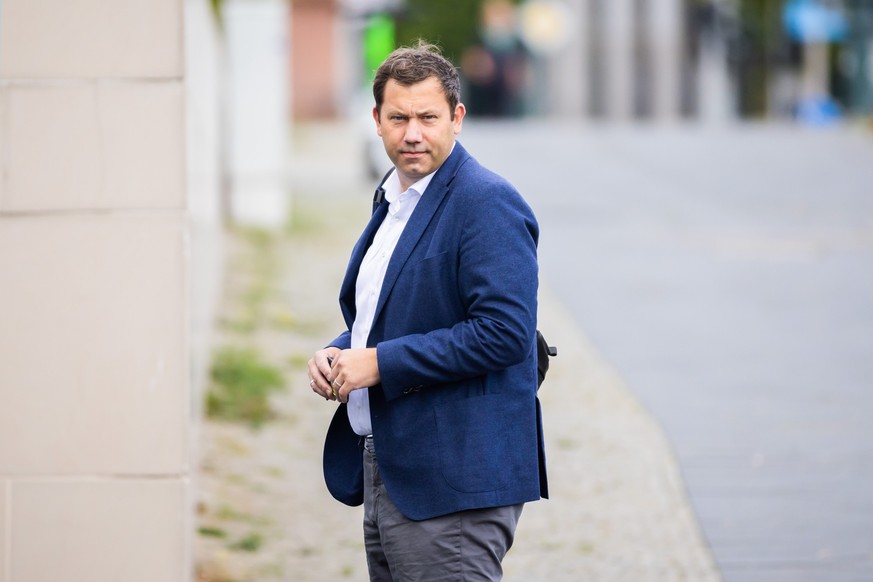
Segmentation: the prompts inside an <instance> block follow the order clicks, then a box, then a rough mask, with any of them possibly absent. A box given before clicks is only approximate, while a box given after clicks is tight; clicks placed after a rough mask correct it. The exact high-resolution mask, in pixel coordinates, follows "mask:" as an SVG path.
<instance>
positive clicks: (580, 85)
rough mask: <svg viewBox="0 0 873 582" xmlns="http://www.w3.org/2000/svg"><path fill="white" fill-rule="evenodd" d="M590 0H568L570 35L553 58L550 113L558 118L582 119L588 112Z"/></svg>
mask: <svg viewBox="0 0 873 582" xmlns="http://www.w3.org/2000/svg"><path fill="white" fill-rule="evenodd" d="M588 3H589V0H566V2H565V4H566V7H567V17H568V18H570V19H572V22H571V23H569V24H568V29H569V30H570V34H569V35H568V38H567V41H566V43H567V44H566V45H565V46H563V47H562V48H561V50H560V51H558V52H557V53H556V54H555V55H552V56H551V57H549V61H548V78H549V83H548V86H549V87H550V91H549V100H550V102H549V104H548V110H549V112H550V113H551V114H552V115H553V116H555V117H561V118H575V119H579V118H582V117H583V116H585V115H587V113H588V108H589V104H588V97H589V92H590V88H589V79H590V76H589V68H588V59H589V58H590V56H589V49H588V43H589V42H590V39H589V37H588V26H587V23H586V22H585V18H586V16H587V14H588Z"/></svg>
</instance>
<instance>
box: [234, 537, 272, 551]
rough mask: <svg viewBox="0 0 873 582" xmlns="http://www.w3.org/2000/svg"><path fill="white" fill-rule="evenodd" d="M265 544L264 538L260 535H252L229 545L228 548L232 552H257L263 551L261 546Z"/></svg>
mask: <svg viewBox="0 0 873 582" xmlns="http://www.w3.org/2000/svg"><path fill="white" fill-rule="evenodd" d="M263 543H264V538H263V536H261V534H259V533H250V534H249V535H247V536H246V537H244V538H242V539H241V540H239V541H238V542H236V543H233V544H231V545H229V546H228V547H229V548H230V549H231V550H238V551H241V552H257V551H258V550H259V549H261V546H262V545H263Z"/></svg>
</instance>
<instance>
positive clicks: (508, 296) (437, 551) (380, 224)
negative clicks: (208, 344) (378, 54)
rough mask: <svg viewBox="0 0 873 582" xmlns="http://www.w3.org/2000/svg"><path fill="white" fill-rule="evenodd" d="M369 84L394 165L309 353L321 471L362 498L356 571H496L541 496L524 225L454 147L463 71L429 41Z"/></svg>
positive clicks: (508, 194)
mask: <svg viewBox="0 0 873 582" xmlns="http://www.w3.org/2000/svg"><path fill="white" fill-rule="evenodd" d="M373 94H374V97H375V102H376V104H375V107H374V108H373V118H374V119H375V122H376V131H377V133H378V135H379V136H380V137H381V138H382V141H383V144H384V146H385V151H386V152H387V153H388V157H389V158H390V159H391V161H392V162H393V164H394V168H393V169H392V171H391V172H390V174H389V175H388V176H387V177H386V178H385V179H384V180H383V183H382V184H380V186H379V189H378V190H377V195H376V199H375V202H376V203H377V206H376V208H375V209H374V213H373V216H372V218H371V220H370V223H369V224H368V225H367V226H366V228H365V229H364V232H363V234H362V235H361V237H360V239H359V240H358V242H357V244H356V245H355V247H354V249H353V250H352V255H351V259H350V262H349V265H348V268H347V271H346V275H345V280H344V281H343V284H342V287H341V289H340V308H341V311H342V314H343V318H344V319H345V322H346V325H347V326H348V328H347V329H346V330H345V331H343V332H342V333H341V334H340V335H339V336H338V337H336V338H335V339H333V340H332V341H330V342H329V343H328V347H327V348H325V349H323V350H319V351H318V352H316V353H315V355H314V356H313V358H312V359H310V360H309V364H308V367H309V379H310V386H311V387H312V390H313V391H314V392H315V393H316V394H318V395H320V396H321V397H323V398H326V399H328V400H331V401H338V402H339V403H340V405H339V407H338V408H337V411H336V413H335V415H334V418H333V420H332V422H331V425H330V427H329V429H328V432H327V437H326V440H325V448H324V477H325V481H326V483H327V486H328V489H329V490H330V492H331V494H332V495H333V496H334V497H335V498H336V499H338V500H339V501H342V502H343V503H346V504H348V505H360V504H361V503H363V504H364V541H365V548H366V554H367V563H368V567H369V571H370V579H371V580H379V581H388V580H395V581H403V582H406V581H411V580H417V581H429V580H465V581H470V580H499V579H500V578H501V576H502V566H501V562H502V560H503V557H504V556H505V554H506V552H507V551H508V550H509V548H510V546H511V545H512V541H513V538H514V535H515V529H516V525H517V523H518V519H519V517H520V515H521V512H522V507H523V504H524V503H525V502H528V501H533V500H536V499H539V498H540V497H546V496H547V485H546V474H545V457H544V450H543V439H542V426H541V421H540V407H539V401H538V399H537V395H536V390H537V370H536V350H535V334H536V312H537V271H538V267H537V248H536V247H537V238H538V226H537V222H536V219H535V217H534V215H533V213H532V212H531V210H530V208H529V207H528V205H527V204H526V203H525V201H524V200H523V199H522V197H521V195H520V194H519V193H518V192H517V191H516V190H515V189H514V188H513V187H512V186H511V185H510V184H509V183H508V182H507V181H506V180H504V179H503V178H501V177H499V176H497V175H496V174H494V173H492V172H490V171H489V170H487V169H485V168H483V167H482V166H481V165H479V163H478V162H477V161H476V160H475V159H474V158H473V157H472V156H471V155H470V154H469V153H467V151H466V150H465V149H464V148H463V147H462V146H461V144H460V143H459V142H457V141H456V140H455V136H456V135H457V134H459V133H460V131H461V126H462V122H463V120H464V115H465V113H466V110H465V107H464V105H463V103H461V102H460V82H459V79H458V73H457V71H456V70H455V68H454V66H452V64H451V63H450V62H448V61H447V60H446V59H445V58H444V57H442V56H441V55H440V54H439V51H438V50H437V49H436V48H435V47H433V46H431V45H427V44H425V43H423V42H419V44H418V46H416V47H413V48H401V49H398V50H396V51H394V52H393V53H391V55H389V57H388V58H387V59H386V60H385V61H384V62H383V63H382V65H381V66H380V67H379V69H378V71H377V73H376V77H375V80H374V83H373ZM383 196H384V202H382V199H383ZM323 541H324V543H326V544H329V543H330V540H323Z"/></svg>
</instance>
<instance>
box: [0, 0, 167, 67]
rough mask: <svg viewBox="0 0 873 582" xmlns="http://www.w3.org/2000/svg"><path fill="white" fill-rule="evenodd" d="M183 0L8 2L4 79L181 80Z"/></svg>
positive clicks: (1, 41) (0, 25)
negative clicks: (178, 78) (171, 78)
mask: <svg viewBox="0 0 873 582" xmlns="http://www.w3.org/2000/svg"><path fill="white" fill-rule="evenodd" d="M183 4H184V2H182V1H181V0H148V1H147V2H130V1H119V0H64V1H63V2H58V1H57V0H3V2H2V3H0V77H2V78H7V79H8V78H58V77H60V78H71V77H77V78H81V77H86V78H96V77H148V78H166V77H180V76H181V75H182V71H183V62H184V55H183V50H182V46H183V42H182V38H183V37H182V9H183Z"/></svg>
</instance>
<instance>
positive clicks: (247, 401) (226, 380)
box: [206, 347, 285, 427]
mask: <svg viewBox="0 0 873 582" xmlns="http://www.w3.org/2000/svg"><path fill="white" fill-rule="evenodd" d="M211 379H212V385H211V387H210V389H209V391H208V392H207V394H206V414H207V415H208V416H209V417H210V418H215V419H221V420H228V421H232V422H244V423H247V424H249V425H251V426H253V427H258V426H261V425H262V424H263V423H264V422H266V421H267V420H269V419H270V418H272V417H273V416H274V414H273V410H272V408H271V407H270V394H271V393H273V392H275V391H277V390H280V389H282V388H284V387H285V378H284V376H283V375H282V372H281V370H279V369H278V368H276V367H275V366H272V365H270V364H269V363H267V362H265V361H264V360H263V358H262V357H261V355H260V354H259V353H258V352H257V351H255V350H252V349H244V348H237V347H225V348H222V349H221V350H219V351H218V353H217V354H216V355H215V357H214V358H213V361H212V370H211Z"/></svg>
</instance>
